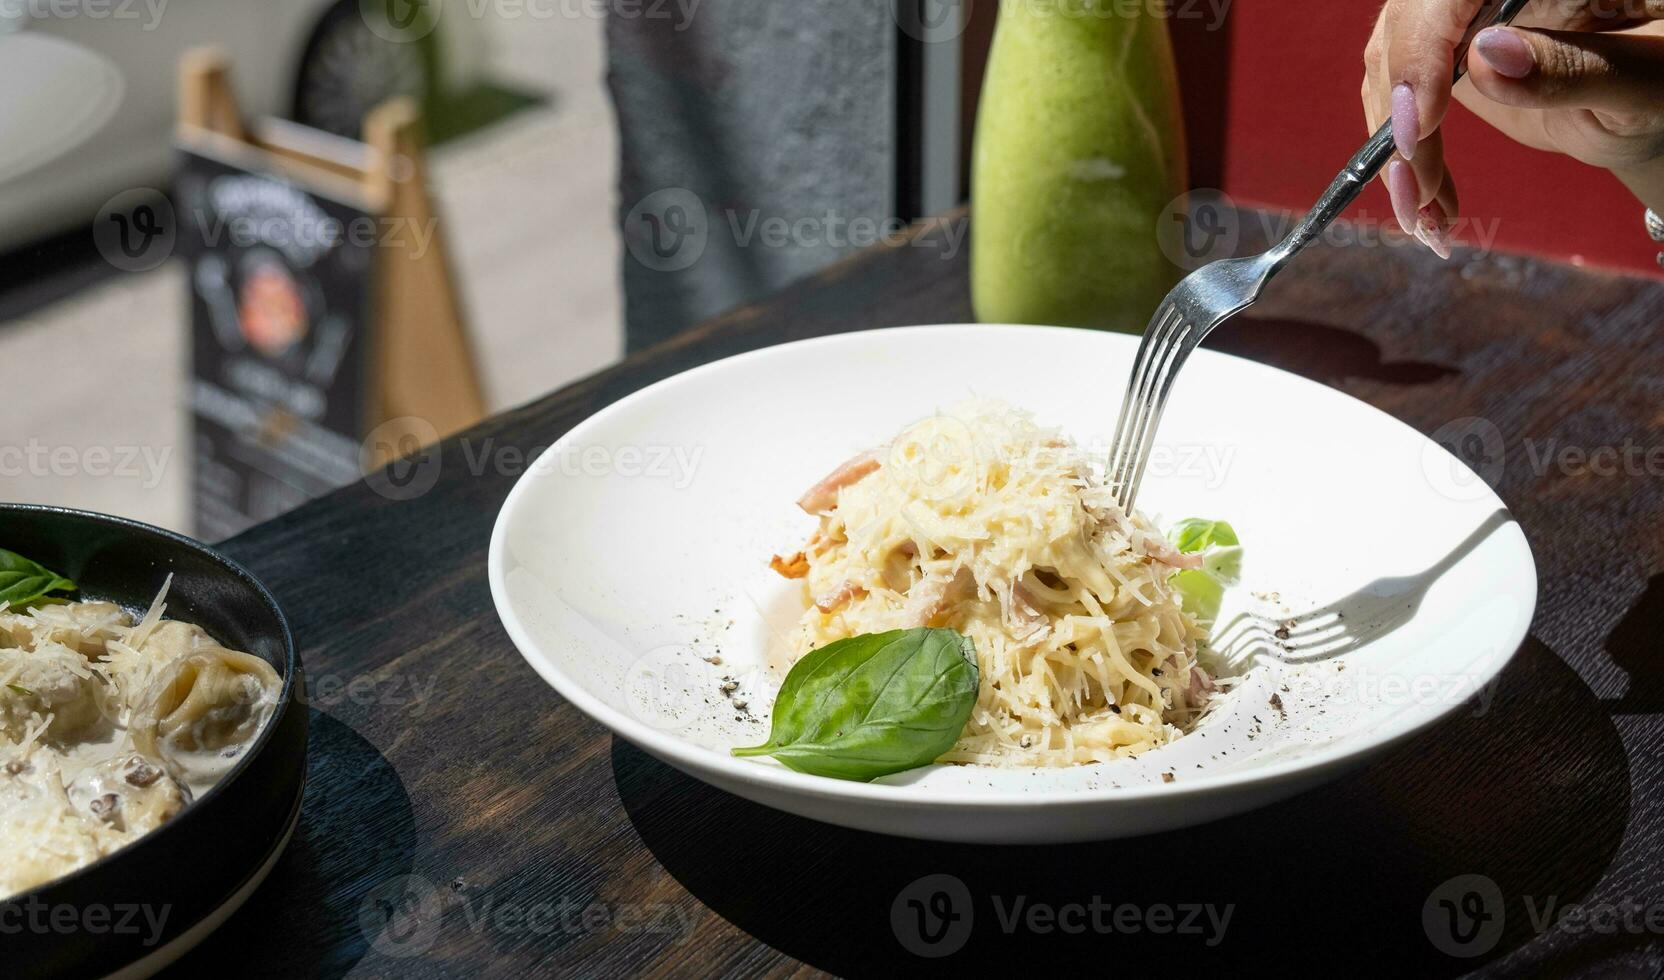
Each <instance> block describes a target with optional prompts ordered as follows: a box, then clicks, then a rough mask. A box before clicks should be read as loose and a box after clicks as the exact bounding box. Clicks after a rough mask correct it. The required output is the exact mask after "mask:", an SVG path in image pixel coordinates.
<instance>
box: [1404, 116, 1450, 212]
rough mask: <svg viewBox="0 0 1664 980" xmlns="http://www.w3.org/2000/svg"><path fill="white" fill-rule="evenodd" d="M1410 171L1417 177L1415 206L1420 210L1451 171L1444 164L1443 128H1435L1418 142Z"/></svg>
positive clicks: (1431, 198) (1437, 190)
mask: <svg viewBox="0 0 1664 980" xmlns="http://www.w3.org/2000/svg"><path fill="white" fill-rule="evenodd" d="M1410 171H1411V172H1412V173H1413V174H1415V178H1416V196H1415V200H1414V202H1413V203H1414V205H1415V207H1416V208H1417V209H1418V210H1419V209H1420V208H1422V207H1423V206H1425V205H1426V204H1427V203H1428V202H1429V201H1431V200H1433V197H1434V195H1436V194H1437V193H1438V192H1439V188H1440V187H1442V186H1443V185H1444V182H1445V180H1446V179H1447V177H1448V176H1449V173H1450V172H1449V171H1448V170H1446V169H1445V165H1444V134H1443V132H1442V131H1441V130H1437V129H1435V130H1433V132H1432V133H1431V134H1430V135H1428V137H1427V138H1426V139H1424V140H1422V141H1421V142H1420V143H1417V144H1416V155H1415V157H1414V158H1413V159H1411V160H1410Z"/></svg>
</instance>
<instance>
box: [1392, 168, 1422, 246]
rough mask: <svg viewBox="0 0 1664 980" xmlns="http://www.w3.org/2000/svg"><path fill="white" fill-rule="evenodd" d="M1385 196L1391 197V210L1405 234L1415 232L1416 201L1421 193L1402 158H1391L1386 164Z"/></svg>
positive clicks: (1414, 177) (1413, 175)
mask: <svg viewBox="0 0 1664 980" xmlns="http://www.w3.org/2000/svg"><path fill="white" fill-rule="evenodd" d="M1387 196H1388V197H1391V198H1392V211H1393V214H1395V215H1397V217H1398V226H1399V227H1400V228H1403V229H1404V234H1406V235H1413V234H1415V232H1416V201H1417V199H1418V198H1420V196H1421V195H1420V192H1418V191H1417V190H1416V175H1415V174H1414V173H1412V172H1411V171H1410V165H1409V164H1407V163H1405V162H1404V161H1403V160H1392V161H1390V162H1388V164H1387Z"/></svg>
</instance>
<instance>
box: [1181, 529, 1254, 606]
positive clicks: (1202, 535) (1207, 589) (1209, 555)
mask: <svg viewBox="0 0 1664 980" xmlns="http://www.w3.org/2000/svg"><path fill="white" fill-rule="evenodd" d="M1168 537H1169V538H1170V539H1171V540H1172V542H1173V546H1174V547H1175V548H1178V549H1179V550H1180V551H1182V552H1185V553H1187V554H1194V553H1195V552H1198V551H1200V552H1203V557H1202V567H1201V568H1196V569H1191V570H1189V571H1183V572H1178V573H1176V574H1174V576H1173V577H1172V578H1171V579H1169V581H1170V582H1171V583H1172V585H1173V590H1174V591H1175V592H1177V593H1178V594H1179V602H1180V604H1181V605H1183V606H1184V608H1185V611H1186V612H1188V613H1190V615H1191V616H1192V617H1194V618H1195V620H1196V622H1198V623H1200V624H1202V625H1203V626H1211V625H1213V623H1214V622H1215V621H1216V620H1218V618H1219V608H1220V606H1221V605H1223V604H1224V601H1225V587H1226V586H1229V585H1235V584H1236V583H1237V581H1238V580H1239V579H1240V578H1241V577H1242V542H1241V541H1239V540H1238V539H1237V536H1236V529H1235V528H1233V527H1231V525H1230V524H1228V523H1226V522H1225V521H1209V520H1204V519H1203V518H1200V517H1192V518H1190V519H1188V520H1183V521H1180V522H1179V523H1178V524H1176V525H1174V526H1173V530H1172V531H1171V532H1170V533H1169V535H1168Z"/></svg>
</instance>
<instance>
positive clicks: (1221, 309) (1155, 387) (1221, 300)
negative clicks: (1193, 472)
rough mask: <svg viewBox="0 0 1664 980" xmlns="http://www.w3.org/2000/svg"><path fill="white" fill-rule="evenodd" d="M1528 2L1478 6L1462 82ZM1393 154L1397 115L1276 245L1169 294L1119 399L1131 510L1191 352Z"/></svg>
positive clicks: (1459, 59) (1120, 454) (1113, 455)
mask: <svg viewBox="0 0 1664 980" xmlns="http://www.w3.org/2000/svg"><path fill="white" fill-rule="evenodd" d="M1529 2H1530V0H1491V2H1490V3H1488V4H1487V5H1486V6H1485V7H1484V8H1482V9H1481V10H1480V11H1479V14H1478V15H1477V16H1475V17H1474V19H1473V23H1472V24H1471V25H1469V27H1468V30H1467V34H1466V35H1465V36H1464V37H1463V38H1462V43H1461V44H1460V45H1458V46H1457V48H1456V72H1455V78H1456V81H1461V79H1462V76H1463V75H1465V74H1466V73H1467V49H1468V45H1469V44H1471V43H1472V42H1473V37H1474V35H1475V34H1478V33H1479V32H1480V31H1482V30H1484V29H1485V28H1487V27H1492V26H1494V25H1497V24H1506V23H1508V22H1510V21H1512V20H1513V19H1514V16H1515V15H1516V14H1518V13H1519V12H1520V10H1521V8H1523V7H1525V6H1526V4H1527V3H1529ZM1392 154H1393V139H1392V120H1390V119H1389V120H1388V121H1386V122H1385V123H1382V124H1381V128H1380V129H1378V130H1376V131H1375V135H1374V136H1371V137H1370V138H1369V141H1368V142H1367V143H1365V144H1364V145H1363V148H1362V149H1360V150H1359V151H1358V152H1357V154H1356V155H1355V156H1353V157H1352V159H1351V160H1350V161H1348V162H1347V164H1346V167H1345V169H1343V170H1342V171H1341V172H1340V175H1339V176H1337V177H1336V178H1335V180H1334V183H1332V184H1330V185H1329V189H1328V190H1327V191H1324V193H1323V196H1322V197H1321V198H1319V199H1318V202H1317V204H1316V205H1315V206H1314V207H1313V208H1312V209H1311V211H1310V212H1308V213H1307V214H1306V216H1305V217H1304V218H1302V219H1301V221H1300V224H1299V225H1297V226H1296V227H1295V229H1294V231H1293V232H1291V233H1290V234H1289V236H1288V237H1287V238H1284V239H1283V240H1282V242H1280V243H1279V244H1278V245H1277V246H1276V247H1275V248H1273V249H1271V250H1269V251H1267V252H1264V253H1261V254H1260V255H1255V256H1252V257H1249V258H1240V259H1224V260H1222V261H1219V262H1212V263H1209V264H1208V265H1205V266H1203V267H1202V268H1200V269H1197V270H1196V271H1195V272H1192V273H1191V274H1190V275H1188V276H1186V277H1185V278H1184V281H1182V282H1180V283H1179V284H1178V285H1177V286H1174V287H1173V291H1172V292H1170V293H1168V294H1167V298H1166V299H1165V300H1163V301H1162V304H1161V306H1160V308H1159V309H1157V311H1156V315H1155V316H1154V317H1152V318H1151V319H1150V325H1149V326H1148V327H1146V328H1145V329H1144V339H1143V341H1142V342H1141V343H1140V344H1139V345H1138V357H1137V359H1136V360H1134V361H1133V366H1132V375H1131V377H1130V378H1128V380H1127V393H1126V395H1125V396H1123V398H1122V401H1121V416H1120V420H1119V421H1118V422H1116V424H1115V442H1114V444H1113V447H1112V448H1111V450H1110V456H1109V474H1110V482H1111V485H1112V486H1114V487H1115V493H1116V500H1117V501H1118V502H1119V503H1120V505H1121V509H1122V510H1124V511H1126V512H1127V513H1129V514H1130V513H1131V512H1132V506H1133V502H1134V501H1135V500H1136V499H1137V497H1138V485H1139V484H1140V483H1141V482H1143V479H1144V468H1145V466H1146V465H1148V463H1149V461H1150V447H1151V446H1153V445H1154V444H1155V438H1156V427H1157V426H1158V425H1159V424H1160V423H1161V415H1162V412H1163V411H1165V410H1166V408H1167V396H1168V394H1169V393H1170V392H1171V391H1172V390H1173V379H1174V378H1176V377H1177V376H1178V373H1179V369H1180V368H1182V367H1184V362H1185V361H1186V360H1187V359H1188V358H1189V357H1190V353H1191V352H1192V351H1194V350H1195V349H1196V347H1197V346H1198V345H1199V344H1201V342H1202V340H1203V338H1205V337H1206V336H1207V335H1208V334H1210V333H1212V332H1213V331H1214V329H1215V328H1216V327H1218V326H1219V325H1220V324H1221V323H1224V322H1225V321H1226V320H1229V319H1230V318H1231V317H1233V316H1235V315H1236V314H1238V313H1240V312H1242V311H1243V310H1245V309H1247V308H1248V307H1249V306H1252V305H1253V303H1254V301H1255V300H1257V299H1259V297H1260V293H1261V292H1262V291H1264V289H1265V284H1266V283H1268V282H1270V281H1271V277H1272V276H1275V275H1276V274H1277V273H1278V272H1280V271H1282V268H1283V266H1285V265H1287V264H1288V263H1289V260H1291V259H1293V258H1294V257H1295V256H1296V255H1298V254H1299V253H1300V251H1301V250H1302V249H1304V248H1305V247H1306V246H1307V245H1310V244H1311V243H1312V242H1313V241H1315V240H1316V239H1317V237H1318V236H1319V235H1321V234H1323V232H1324V230H1325V229H1327V228H1328V227H1329V225H1330V224H1331V223H1333V222H1334V220H1335V219H1336V218H1338V217H1339V216H1340V213H1341V212H1342V211H1344V210H1346V207H1347V205H1349V204H1351V203H1352V201H1353V200H1354V199H1356V198H1357V196H1358V194H1359V193H1360V192H1361V191H1362V190H1363V189H1364V187H1365V186H1366V185H1368V184H1369V182H1370V181H1372V180H1374V179H1375V176H1376V174H1379V173H1380V172H1381V168H1382V167H1385V166H1386V165H1387V161H1388V160H1390V159H1391V158H1392Z"/></svg>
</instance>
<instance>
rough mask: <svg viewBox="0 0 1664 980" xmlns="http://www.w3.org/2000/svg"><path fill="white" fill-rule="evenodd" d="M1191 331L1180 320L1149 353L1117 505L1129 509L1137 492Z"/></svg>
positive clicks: (1130, 434) (1186, 324)
mask: <svg viewBox="0 0 1664 980" xmlns="http://www.w3.org/2000/svg"><path fill="white" fill-rule="evenodd" d="M1191 332H1192V328H1191V325H1190V324H1188V323H1185V322H1183V321H1182V320H1180V321H1178V322H1176V323H1175V324H1174V325H1173V326H1171V327H1169V328H1168V330H1167V331H1166V336H1165V342H1164V343H1163V345H1162V346H1161V348H1160V350H1158V351H1156V352H1155V353H1154V355H1153V357H1152V363H1151V370H1150V377H1149V384H1148V386H1147V388H1146V390H1145V391H1144V392H1143V396H1142V398H1141V400H1140V402H1139V413H1138V416H1137V418H1136V419H1135V421H1134V423H1133V428H1132V429H1131V430H1130V431H1129V432H1128V445H1127V449H1128V452H1127V454H1126V455H1125V457H1124V463H1123V468H1122V469H1121V470H1120V471H1119V472H1118V473H1117V484H1116V501H1117V502H1118V503H1119V504H1120V505H1121V509H1122V510H1124V511H1126V512H1128V513H1129V514H1130V513H1131V512H1132V503H1133V500H1134V499H1135V498H1136V497H1137V495H1138V484H1139V481H1140V480H1142V479H1143V478H1144V468H1145V466H1146V465H1147V464H1148V463H1149V456H1150V447H1151V445H1152V444H1153V443H1154V442H1155V438H1154V437H1155V429H1156V422H1157V421H1159V419H1160V417H1161V411H1162V408H1163V407H1165V403H1166V399H1167V391H1168V390H1169V389H1170V388H1171V387H1172V383H1173V375H1174V374H1175V373H1176V372H1177V370H1178V365H1180V364H1182V363H1183V362H1184V352H1185V343H1186V341H1187V339H1188V338H1189V336H1190V334H1191Z"/></svg>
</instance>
